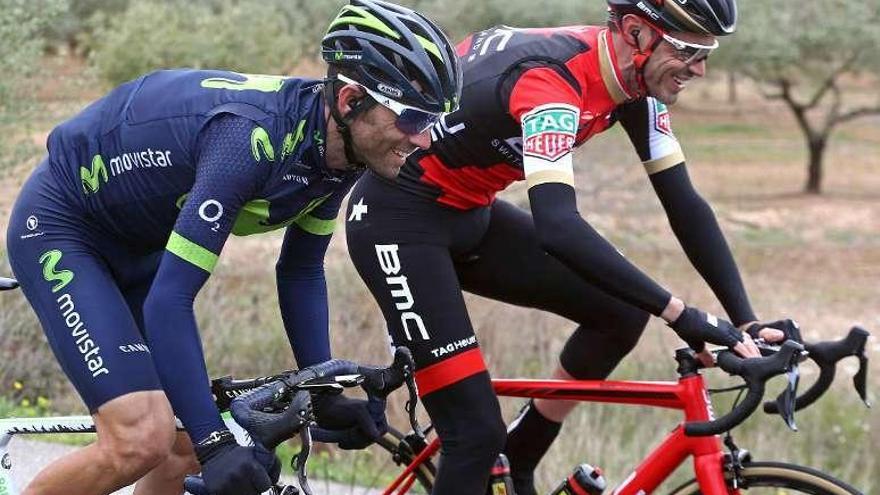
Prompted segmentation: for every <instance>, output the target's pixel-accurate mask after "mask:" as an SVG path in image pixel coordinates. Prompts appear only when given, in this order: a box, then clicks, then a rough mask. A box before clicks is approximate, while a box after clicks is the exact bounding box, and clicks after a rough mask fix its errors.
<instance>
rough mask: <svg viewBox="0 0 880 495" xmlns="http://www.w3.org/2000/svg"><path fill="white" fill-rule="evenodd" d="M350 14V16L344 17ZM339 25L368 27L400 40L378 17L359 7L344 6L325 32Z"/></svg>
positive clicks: (338, 54)
mask: <svg viewBox="0 0 880 495" xmlns="http://www.w3.org/2000/svg"><path fill="white" fill-rule="evenodd" d="M346 14H352V15H346ZM340 24H357V25H359V26H364V27H368V28H370V29H373V30H376V31H379V32H380V33H382V34H386V35H388V36H390V37H392V38H394V39H396V40H399V39H400V33H398V32H397V31H395V30H394V29H392V28H391V27H389V26H388V25H387V24H385V23H384V22H382V21H381V20H379V18H378V17H376V16H374V15H373V14H371V13H370V12H367V11H366V10H365V9H363V8H361V7H356V6H354V5H346V6H345V7H342V10H341V11H339V16H337V17H336V19H334V20H333V22H331V23H330V27H329V28H327V32H330V30H331V29H333V28H334V27H336V26H338V25H340ZM336 56H337V58H339V57H340V56H341V55H340V53H339V52H337V54H336Z"/></svg>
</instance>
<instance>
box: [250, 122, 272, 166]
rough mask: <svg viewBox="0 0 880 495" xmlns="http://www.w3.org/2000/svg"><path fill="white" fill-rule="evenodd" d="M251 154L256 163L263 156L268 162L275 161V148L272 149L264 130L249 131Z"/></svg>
mask: <svg viewBox="0 0 880 495" xmlns="http://www.w3.org/2000/svg"><path fill="white" fill-rule="evenodd" d="M251 153H253V154H254V160H256V161H258V162H259V161H260V160H262V158H261V156H265V157H266V159H267V160H269V161H270V162H274V161H275V148H273V147H272V140H271V139H269V133H268V132H266V129H263V128H262V127H254V130H253V131H251Z"/></svg>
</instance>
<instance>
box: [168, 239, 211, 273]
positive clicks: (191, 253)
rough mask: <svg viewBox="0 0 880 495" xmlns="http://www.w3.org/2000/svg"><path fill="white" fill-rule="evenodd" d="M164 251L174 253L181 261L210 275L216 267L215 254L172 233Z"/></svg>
mask: <svg viewBox="0 0 880 495" xmlns="http://www.w3.org/2000/svg"><path fill="white" fill-rule="evenodd" d="M165 249H167V250H168V251H170V252H172V253H174V254H175V255H177V256H178V257H179V258H180V259H182V260H183V261H186V262H188V263H192V264H193V265H195V266H197V267H199V268H201V269H202V270H205V271H206V272H208V273H211V272H212V271H213V270H214V266H216V265H217V258H218V256H217V255H216V254H214V253H212V252H211V251H209V250H207V249H205V248H203V247H202V246H199V245H198V244H196V243H194V242H193V241H191V240H189V239H187V238H186V237H183V236H182V235H180V234H178V233H177V232H174V231H172V232H171V236H170V237H168V244H167V245H166V246H165Z"/></svg>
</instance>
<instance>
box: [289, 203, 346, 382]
mask: <svg viewBox="0 0 880 495" xmlns="http://www.w3.org/2000/svg"><path fill="white" fill-rule="evenodd" d="M346 191H347V189H345V190H341V191H338V192H337V193H334V194H333V196H331V197H330V198H328V199H327V201H325V202H324V203H323V204H322V205H321V206H319V207H318V208H316V209H315V210H313V211H311V212H309V213H307V214H305V215H303V216H302V217H300V218H299V219H298V220H297V221H296V222H295V223H294V224H293V225H291V226H290V227H288V229H287V232H286V233H285V235H284V244H283V246H282V248H281V256H280V257H279V258H278V263H277V264H276V265H275V274H276V283H277V286H278V304H279V305H280V307H281V317H282V320H283V321H284V329H285V331H286V332H287V338H288V340H289V341H290V346H291V347H292V348H293V354H294V356H295V357H296V362H297V365H298V366H299V367H300V368H302V367H306V366H311V365H313V364H317V363H321V362H324V361H327V360H329V359H330V337H329V316H328V308H327V282H326V279H325V277H324V255H325V253H326V251H327V246H328V245H329V243H330V238H331V236H332V234H333V228H334V227H335V225H336V214H337V213H338V211H339V205H340V203H341V201H342V198H343V197H344V196H345V192H346Z"/></svg>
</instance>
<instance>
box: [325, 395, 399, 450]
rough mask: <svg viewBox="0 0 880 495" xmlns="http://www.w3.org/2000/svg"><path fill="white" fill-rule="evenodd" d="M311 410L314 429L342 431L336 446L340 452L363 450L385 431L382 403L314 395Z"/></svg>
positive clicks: (386, 428) (373, 399)
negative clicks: (341, 436)
mask: <svg viewBox="0 0 880 495" xmlns="http://www.w3.org/2000/svg"><path fill="white" fill-rule="evenodd" d="M312 407H313V409H314V411H315V419H316V420H317V422H318V426H320V427H321V428H323V429H325V430H337V431H338V430H345V431H346V432H347V434H346V435H345V438H344V439H342V440H339V442H338V443H337V445H339V448H341V449H344V450H354V449H363V448H365V447H368V446H369V445H371V444H372V443H373V442H375V441H376V440H378V439H379V438H380V437H381V436H382V435H384V434H385V432H386V431H388V423H387V421H386V419H385V401H384V400H383V399H377V398H371V399H370V400H369V401H366V400H359V399H350V398H348V397H346V396H344V395H342V394H335V395H331V394H315V395H313V396H312Z"/></svg>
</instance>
